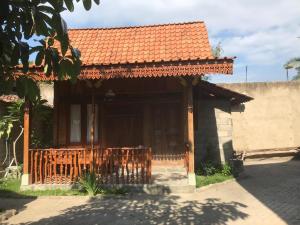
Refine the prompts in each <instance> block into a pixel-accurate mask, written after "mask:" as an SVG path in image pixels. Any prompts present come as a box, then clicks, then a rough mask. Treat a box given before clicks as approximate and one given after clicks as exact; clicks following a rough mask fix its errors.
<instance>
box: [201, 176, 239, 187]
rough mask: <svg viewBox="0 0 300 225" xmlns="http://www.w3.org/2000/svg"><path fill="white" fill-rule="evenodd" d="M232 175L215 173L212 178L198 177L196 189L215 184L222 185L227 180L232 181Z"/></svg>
mask: <svg viewBox="0 0 300 225" xmlns="http://www.w3.org/2000/svg"><path fill="white" fill-rule="evenodd" d="M232 178H233V176H232V175H224V174H222V173H215V174H213V175H210V176H202V175H201V176H200V175H197V176H196V187H203V186H206V185H209V184H215V183H220V182H223V181H225V180H229V179H232Z"/></svg>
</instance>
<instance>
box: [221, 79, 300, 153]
mask: <svg viewBox="0 0 300 225" xmlns="http://www.w3.org/2000/svg"><path fill="white" fill-rule="evenodd" d="M221 86H223V87H225V88H228V89H231V90H233V91H237V92H240V93H243V94H246V95H249V96H251V97H253V98H254V100H252V101H250V102H247V103H245V104H244V106H233V107H232V109H231V111H232V124H233V147H234V149H235V150H236V151H247V152H249V151H257V150H268V149H282V148H295V147H299V146H300V104H299V103H300V82H295V81H293V82H269V83H237V84H222V85H221Z"/></svg>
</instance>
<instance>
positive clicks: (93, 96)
mask: <svg viewBox="0 0 300 225" xmlns="http://www.w3.org/2000/svg"><path fill="white" fill-rule="evenodd" d="M90 137H91V151H92V152H91V153H92V171H93V172H94V169H95V157H94V139H95V95H94V90H93V94H92V126H91V130H90Z"/></svg>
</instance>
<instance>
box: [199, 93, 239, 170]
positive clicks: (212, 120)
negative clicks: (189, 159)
mask: <svg viewBox="0 0 300 225" xmlns="http://www.w3.org/2000/svg"><path fill="white" fill-rule="evenodd" d="M194 107H196V109H195V112H196V113H197V115H198V116H196V117H195V120H196V121H195V152H196V155H195V163H196V169H197V167H199V165H200V163H201V161H214V162H215V163H224V162H226V161H228V159H229V158H230V157H231V156H232V153H233V149H232V121H231V113H230V101H229V100H222V99H219V100H218V99H200V100H197V101H196V104H195V106H194Z"/></svg>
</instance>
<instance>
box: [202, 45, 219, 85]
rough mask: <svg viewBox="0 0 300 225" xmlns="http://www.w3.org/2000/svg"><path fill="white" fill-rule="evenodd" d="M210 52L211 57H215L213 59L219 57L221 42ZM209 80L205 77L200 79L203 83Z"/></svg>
mask: <svg viewBox="0 0 300 225" xmlns="http://www.w3.org/2000/svg"><path fill="white" fill-rule="evenodd" d="M211 52H212V55H213V57H215V58H219V57H221V55H222V53H223V48H222V46H221V42H219V43H218V44H217V45H216V46H215V47H212V48H211ZM209 79H210V77H209V76H207V75H205V76H203V77H202V80H205V81H209Z"/></svg>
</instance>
